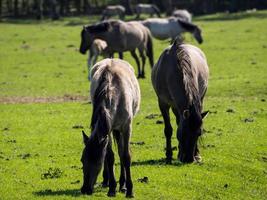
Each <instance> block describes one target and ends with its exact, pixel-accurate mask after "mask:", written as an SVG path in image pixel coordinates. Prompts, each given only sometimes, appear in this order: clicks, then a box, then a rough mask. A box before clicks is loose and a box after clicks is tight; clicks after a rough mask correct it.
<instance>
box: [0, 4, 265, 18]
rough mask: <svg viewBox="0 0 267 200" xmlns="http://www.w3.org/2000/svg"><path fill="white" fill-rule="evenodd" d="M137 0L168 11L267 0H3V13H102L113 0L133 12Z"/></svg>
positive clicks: (232, 7) (230, 8)
mask: <svg viewBox="0 0 267 200" xmlns="http://www.w3.org/2000/svg"><path fill="white" fill-rule="evenodd" d="M137 3H153V4H156V5H157V6H158V7H159V8H160V10H161V11H162V12H165V13H166V15H170V14H171V12H172V11H173V10H174V9H176V8H177V9H178V8H179V9H188V10H189V11H190V12H192V13H193V14H194V15H201V14H209V13H215V12H237V11H242V10H248V9H254V8H256V9H266V8H267V0H0V17H1V18H3V17H16V18H17V17H36V18H37V19H42V18H43V17H45V16H48V17H51V18H53V19H58V18H60V16H73V15H91V14H100V13H101V11H102V10H103V8H104V7H105V6H106V5H112V4H121V5H123V6H125V8H126V12H127V14H132V13H133V7H134V5H135V4H137Z"/></svg>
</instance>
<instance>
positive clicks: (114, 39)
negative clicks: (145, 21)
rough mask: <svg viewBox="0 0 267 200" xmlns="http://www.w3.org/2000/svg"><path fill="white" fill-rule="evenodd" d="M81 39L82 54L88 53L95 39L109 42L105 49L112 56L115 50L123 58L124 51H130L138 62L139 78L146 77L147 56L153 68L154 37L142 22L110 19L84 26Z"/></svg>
mask: <svg viewBox="0 0 267 200" xmlns="http://www.w3.org/2000/svg"><path fill="white" fill-rule="evenodd" d="M81 39H82V40H81V45H80V52H81V53H82V54H85V53H86V51H87V50H88V49H89V48H90V46H91V45H92V42H93V40H95V39H101V40H104V41H105V42H106V43H107V48H106V50H105V51H106V52H107V53H108V54H109V55H110V57H112V56H113V54H114V53H115V52H118V53H119V54H120V58H121V59H122V58H123V57H122V52H125V51H130V52H131V55H132V56H133V57H134V59H135V61H136V63H137V67H138V78H145V70H144V67H145V62H146V56H147V57H148V58H149V62H150V65H151V68H152V67H153V65H154V61H153V43H152V37H151V34H150V31H149V30H148V29H147V28H146V27H145V26H144V25H142V24H141V23H140V22H137V21H132V22H123V21H120V20H110V21H104V22H101V23H98V24H95V25H91V26H84V27H83V30H82V32H81ZM135 49H138V51H139V53H140V56H141V59H142V69H140V61H139V59H138V56H137V54H136V52H135ZM145 55H146V56H145Z"/></svg>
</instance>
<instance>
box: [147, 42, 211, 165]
mask: <svg viewBox="0 0 267 200" xmlns="http://www.w3.org/2000/svg"><path fill="white" fill-rule="evenodd" d="M208 76H209V69H208V65H207V61H206V58H205V55H204V53H203V52H202V51H201V50H200V49H199V48H197V47H195V46H192V45H189V44H179V43H178V42H177V41H175V42H174V44H173V45H172V46H171V47H169V48H167V49H166V50H165V51H164V52H163V53H162V54H161V56H160V58H159V60H158V62H157V63H156V64H155V66H154V67H153V70H152V83H153V87H154V89H155V91H156V94H157V96H158V104H159V108H160V111H161V113H162V116H163V119H164V123H165V129H164V133H165V137H166V157H167V160H166V161H167V163H171V160H172V146H171V137H172V126H171V123H170V116H169V109H170V108H171V109H172V111H173V113H174V114H175V116H176V123H177V125H178V129H177V135H176V136H177V139H178V141H179V146H178V147H179V154H178V159H179V160H180V161H182V162H193V161H194V160H199V159H200V156H199V150H198V146H197V141H198V138H199V136H200V135H201V133H202V128H201V127H202V123H203V121H202V120H203V118H204V117H205V116H206V115H207V113H208V112H204V113H202V107H203V106H202V104H203V98H204V95H205V93H206V90H207V85H208Z"/></svg>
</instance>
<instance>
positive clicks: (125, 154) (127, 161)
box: [120, 122, 133, 197]
mask: <svg viewBox="0 0 267 200" xmlns="http://www.w3.org/2000/svg"><path fill="white" fill-rule="evenodd" d="M130 123H131V122H130ZM131 129H132V128H131V125H129V128H128V130H126V131H125V132H123V135H122V137H123V139H122V146H121V147H120V148H121V150H120V152H121V155H120V157H121V160H122V163H123V165H124V168H125V174H126V190H127V191H126V197H133V182H132V178H131V169H130V167H131V154H130V135H131Z"/></svg>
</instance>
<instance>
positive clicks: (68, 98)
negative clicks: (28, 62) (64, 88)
mask: <svg viewBox="0 0 267 200" xmlns="http://www.w3.org/2000/svg"><path fill="white" fill-rule="evenodd" d="M84 101H89V98H88V97H87V96H81V95H69V94H65V95H64V96H60V97H0V103H1V104H17V103H20V104H30V103H61V102H84Z"/></svg>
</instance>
